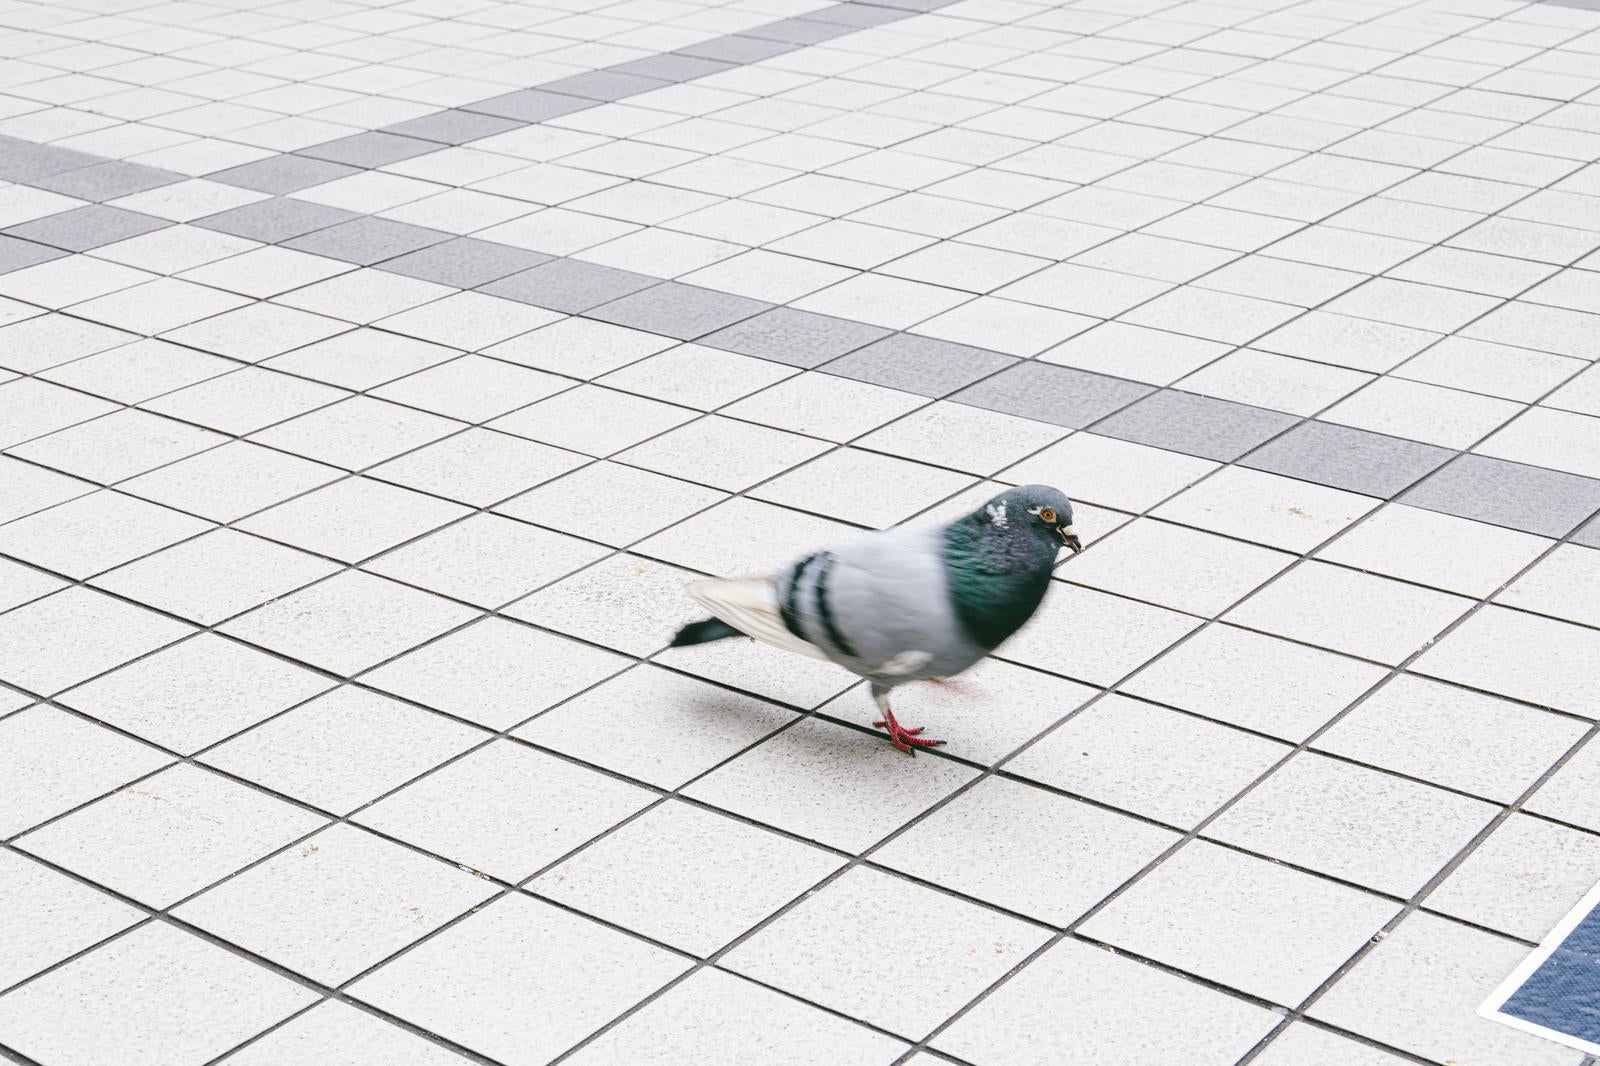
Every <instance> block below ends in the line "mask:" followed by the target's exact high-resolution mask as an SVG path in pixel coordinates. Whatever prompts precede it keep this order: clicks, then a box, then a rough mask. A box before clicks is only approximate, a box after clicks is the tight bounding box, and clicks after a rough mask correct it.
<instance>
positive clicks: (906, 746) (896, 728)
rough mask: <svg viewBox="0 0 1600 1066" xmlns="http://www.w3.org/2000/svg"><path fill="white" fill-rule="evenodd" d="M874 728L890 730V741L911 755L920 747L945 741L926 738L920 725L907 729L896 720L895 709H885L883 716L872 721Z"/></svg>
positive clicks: (932, 745) (934, 745)
mask: <svg viewBox="0 0 1600 1066" xmlns="http://www.w3.org/2000/svg"><path fill="white" fill-rule="evenodd" d="M872 728H874V729H886V730H888V731H889V742H890V743H892V744H893V745H894V746H895V747H897V748H899V749H900V750H901V751H903V752H905V753H906V754H907V755H911V756H915V755H916V754H917V749H918V748H936V747H938V746H939V745H941V744H943V743H944V741H942V740H931V739H926V738H924V737H923V736H922V726H920V725H919V726H917V727H916V728H914V729H907V728H906V727H905V726H903V725H901V724H900V723H899V722H897V721H895V717H894V712H893V711H888V710H886V711H884V712H883V717H882V718H881V719H879V720H878V721H876V722H873V723H872Z"/></svg>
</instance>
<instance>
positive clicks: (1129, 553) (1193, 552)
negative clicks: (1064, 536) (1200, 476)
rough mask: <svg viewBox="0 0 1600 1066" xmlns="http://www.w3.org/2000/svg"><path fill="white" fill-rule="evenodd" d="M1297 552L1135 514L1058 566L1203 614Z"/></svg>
mask: <svg viewBox="0 0 1600 1066" xmlns="http://www.w3.org/2000/svg"><path fill="white" fill-rule="evenodd" d="M1293 561H1294V557H1293V556H1290V555H1286V554H1283V553H1281V552H1276V551H1272V550H1270V549H1267V548H1259V547H1256V546H1254V545H1250V544H1244V543H1242V542H1240V541H1236V540H1230V539H1228V538H1225V537H1218V536H1214V535H1212V534H1210V533H1202V532H1200V531H1198V530H1192V529H1188V528H1186V527H1184V526H1177V525H1169V524H1167V523H1165V522H1157V521H1155V520H1154V519H1148V518H1141V519H1135V520H1134V521H1132V522H1130V523H1128V524H1127V525H1126V526H1123V527H1121V528H1120V529H1118V530H1117V531H1116V532H1115V533H1114V534H1112V535H1111V536H1109V537H1107V538H1105V539H1103V540H1101V541H1099V542H1097V543H1095V544H1093V545H1090V546H1089V548H1088V550H1087V551H1086V552H1085V554H1084V555H1083V556H1082V557H1081V558H1076V557H1075V558H1073V559H1070V560H1069V561H1068V562H1067V563H1066V564H1065V565H1064V566H1062V567H1061V568H1060V569H1058V570H1057V571H1056V573H1057V574H1059V575H1060V576H1061V577H1062V578H1064V579H1066V580H1068V581H1071V582H1074V583H1078V584H1084V585H1089V586H1091V587H1095V588H1101V589H1104V590H1106V591H1108V592H1115V593H1118V594H1120V595H1123V596H1131V597H1133V598H1135V599H1140V600H1147V601H1151V602H1154V603H1158V604H1161V605H1163V606H1167V607H1173V608H1176V609H1178V610H1181V611H1188V612H1190V613H1192V614H1199V615H1204V616H1208V617H1209V616H1213V615H1216V614H1218V613H1220V612H1222V611H1224V610H1226V609H1227V608H1228V606H1229V605H1230V604H1233V603H1235V602H1237V601H1238V600H1239V599H1240V598H1241V597H1243V596H1245V595H1247V594H1249V592H1250V591H1251V590H1252V589H1255V588H1258V587H1259V586H1261V585H1262V584H1265V583H1266V582H1267V581H1270V580H1271V579H1272V578H1273V577H1274V576H1275V575H1277V574H1278V573H1280V572H1282V571H1283V569H1284V568H1285V567H1286V566H1288V565H1289V564H1290V563H1291V562H1293Z"/></svg>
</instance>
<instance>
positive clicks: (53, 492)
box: [0, 455, 95, 523]
mask: <svg viewBox="0 0 1600 1066" xmlns="http://www.w3.org/2000/svg"><path fill="white" fill-rule="evenodd" d="M94 489H95V486H94V485H92V484H90V483H89V482H87V481H79V480H78V479H77V478H72V477H68V476H67V475H65V474H58V473H56V472H55V471H54V470H46V469H45V468H44V467H41V466H34V465H33V464H32V463H24V462H23V461H22V460H20V459H13V458H11V457H10V456H8V455H0V523H5V522H10V521H11V520H12V519H16V518H21V517H22V516H23V515H26V514H32V513H33V512H34V511H42V510H44V509H45V508H46V507H53V506H55V505H56V504H58V503H62V502H65V501H66V500H70V499H72V498H73V497H75V496H82V495H84V494H85V493H89V492H93V491H94Z"/></svg>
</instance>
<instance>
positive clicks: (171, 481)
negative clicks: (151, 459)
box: [118, 441, 345, 522]
mask: <svg viewBox="0 0 1600 1066" xmlns="http://www.w3.org/2000/svg"><path fill="white" fill-rule="evenodd" d="M344 476H345V474H344V471H342V470H339V469H337V468H335V467H331V466H327V465H325V464H323V463H314V462H312V461H311V460H309V459H301V458H299V457H298V456H294V455H287V454H285V453H283V452H279V451H273V450H272V449H270V448H263V447H262V446H261V445H259V444H251V443H250V442H248V441H231V442H229V443H227V444H224V445H223V446H222V447H220V448H212V449H211V450H210V451H205V452H201V453H200V454H198V455H195V456H191V457H190V458H188V459H181V460H179V461H178V462H176V463H171V464H169V465H167V466H164V467H161V468H159V469H156V470H152V471H151V472H150V473H148V474H141V475H139V476H138V477H136V478H131V479H129V480H128V481H125V482H122V483H121V484H120V485H119V486H118V488H120V489H122V490H123V491H125V492H128V493H130V494H132V495H135V496H141V497H143V498H145V499H148V500H154V501H156V502H157V503H163V504H166V505H167V506H169V507H176V508H178V509H179V510H181V511H188V512H189V513H190V514H197V515H200V516H202V517H204V518H209V519H211V520H212V521H213V522H232V521H236V520H238V519H240V518H243V517H244V516H245V515H247V514H250V513H251V512H253V511H259V510H261V509H262V508H263V507H269V506H271V505H272V504H275V503H277V502H279V501H280V500H285V499H288V498H289V497H291V496H296V495H299V494H300V493H302V492H306V491H308V490H310V489H313V488H316V487H317V486H318V485H326V484H327V483H328V482H330V481H333V480H335V479H337V478H341V477H344Z"/></svg>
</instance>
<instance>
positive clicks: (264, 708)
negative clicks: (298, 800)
mask: <svg viewBox="0 0 1600 1066" xmlns="http://www.w3.org/2000/svg"><path fill="white" fill-rule="evenodd" d="M333 684H334V682H333V681H331V680H330V679H328V678H325V677H323V676H321V675H319V674H314V673H312V672H311V671H310V670H307V669H305V668H304V667H300V666H295V665H293V664H292V663H288V662H285V661H284V660H282V659H279V658H277V657H276V656H272V655H268V654H266V653H265V652H260V651H257V650H255V649H254V648H250V647H247V646H246V645H244V644H240V643H238V642H237V641H232V640H226V639H224V638H222V637H219V636H216V635H214V634H211V633H201V634H200V635H199V636H197V637H195V638H194V639H193V640H186V641H183V642H182V643H181V644H175V645H173V646H172V647H170V648H164V649H162V650H161V651H159V652H157V653H156V654H154V655H149V656H146V657H145V658H142V659H139V660H138V661H136V662H133V663H130V664H128V665H127V666H124V667H123V668H121V669H120V670H115V671H113V672H112V673H109V674H107V675H105V676H104V677H100V678H96V679H95V680H93V681H90V682H89V683H88V684H85V685H79V686H78V687H77V688H73V689H68V690H67V691H66V692H63V693H62V694H61V695H60V696H59V697H57V699H59V700H60V702H62V703H64V704H66V705H67V706H68V707H75V708H77V709H78V710H81V711H83V712H85V713H86V714H90V715H93V716H94V717H95V718H98V719H100V720H101V721H102V722H106V723H107V724H109V725H113V726H116V727H117V728H118V729H124V730H127V731H128V732H129V733H132V734H134V735H135V736H139V737H143V738H145V739H146V740H149V741H151V742H153V743H156V744H160V745H161V746H163V747H166V748H171V749H172V750H173V751H176V752H178V753H179V754H182V755H191V754H193V753H194V752H196V751H199V750H200V749H201V748H204V747H207V746H209V745H211V744H214V743H216V742H217V741H219V740H222V739H223V738H225V737H228V736H232V735H233V734H234V733H237V732H239V731H240V730H242V729H247V728H249V727H250V726H252V725H255V724H256V723H257V722H259V721H261V720H262V719H264V718H267V717H269V716H271V715H273V714H276V713H277V712H279V711H281V710H284V709H285V708H287V707H292V706H294V705H295V704H297V703H299V702H301V701H302V700H307V699H310V698H311V697H312V696H315V695H316V694H317V693H319V692H323V691H325V690H327V689H329V688H332V687H333Z"/></svg>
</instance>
